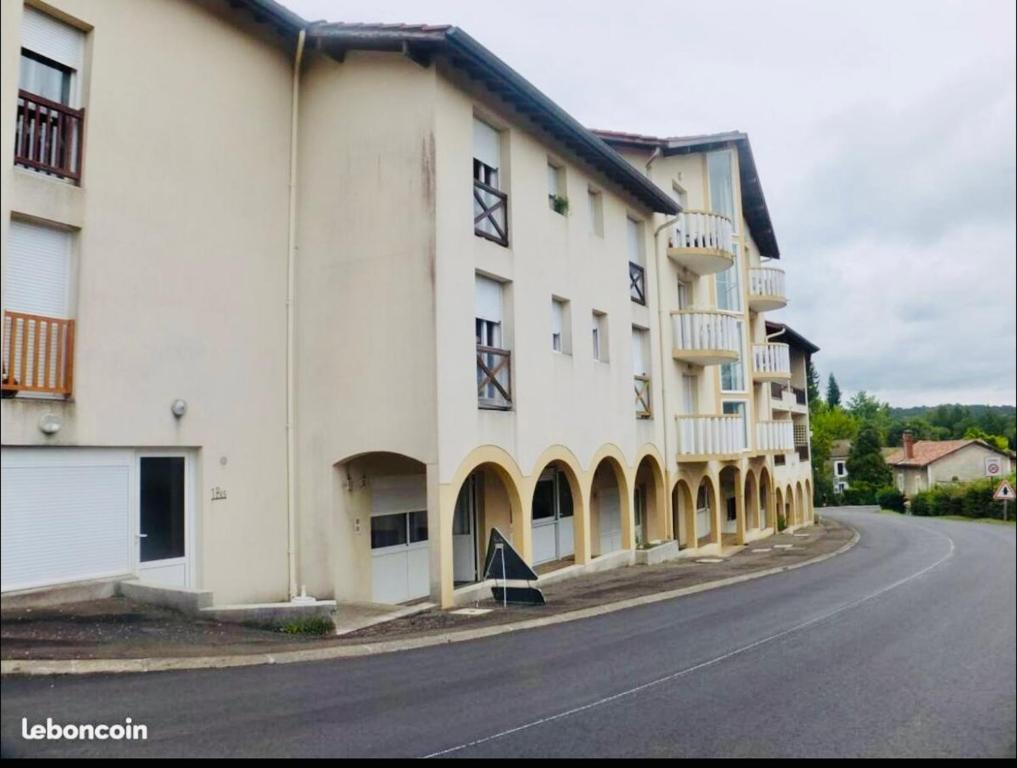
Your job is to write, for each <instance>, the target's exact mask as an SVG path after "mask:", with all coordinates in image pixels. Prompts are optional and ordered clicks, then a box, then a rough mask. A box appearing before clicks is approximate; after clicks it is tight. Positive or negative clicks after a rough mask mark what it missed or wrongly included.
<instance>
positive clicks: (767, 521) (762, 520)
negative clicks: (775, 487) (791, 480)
mask: <svg viewBox="0 0 1017 768" xmlns="http://www.w3.org/2000/svg"><path fill="white" fill-rule="evenodd" d="M772 517H773V515H772V513H771V512H770V471H769V470H768V469H767V468H766V467H763V470H762V471H761V472H760V473H759V527H760V528H771V527H773V526H775V522H774V521H773V520H772Z"/></svg>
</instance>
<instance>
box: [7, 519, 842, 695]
mask: <svg viewBox="0 0 1017 768" xmlns="http://www.w3.org/2000/svg"><path fill="white" fill-rule="evenodd" d="M859 538H860V536H859V534H858V531H857V530H855V531H853V535H852V537H851V540H850V541H848V542H847V543H846V544H844V545H842V546H841V547H840V548H839V549H836V550H834V551H833V552H828V553H826V554H825V555H819V556H818V557H814V558H812V559H811V560H805V561H803V562H800V563H794V564H792V565H782V566H777V567H775V568H767V569H766V570H763V571H756V572H755V573H746V574H742V575H741V576H729V577H728V578H726V579H718V580H716V581H709V582H706V583H704V584H696V585H694V586H691V587H683V588H681V589H674V590H671V591H668V592H657V593H655V594H652V595H643V596H641V597H634V598H630V599H628V600H619V601H618V602H614V603H607V604H606V605H598V606H593V607H590V608H582V609H579V610H576V611H569V612H568V613H559V614H557V615H555V616H547V617H545V618H540V619H527V620H526V621H518V622H515V623H511V624H499V625H495V626H490V627H480V628H478V629H466V630H462V631H459V632H448V633H445V634H440V635H428V636H426V637H416V638H408V639H405V640H387V641H382V642H378V643H365V644H363V645H343V646H332V647H329V648H314V649H310V650H306V651H284V652H282V653H274V654H273V653H254V654H248V655H240V656H195V657H192V658H189V657H186V656H185V657H175V658H163V659H158V658H156V659H78V660H67V659H59V660H39V659H31V660H24V661H19V660H4V661H0V676H4V677H7V676H11V675H26V676H43V675H99V674H124V673H132V672H167V671H172V670H194V669H229V668H232V667H253V666H260V665H263V664H294V663H297V662H306V661H326V660H329V659H349V658H359V657H362V656H373V655H376V654H380V653H394V652H397V651H409V650H413V649H416V648H430V647H433V646H436V645H449V644H451V643H464V642H468V641H470V640H480V639H483V638H486V637H494V636H496V635H502V634H506V633H508V632H519V631H521V630H526V629H537V628H538V627H549V626H553V625H555V624H564V623H566V622H569V621H577V620H579V619H589V618H593V617H595V616H603V615H605V614H608V613H614V612H615V611H623V610H625V609H627V608H637V607H639V606H642V605H652V604H653V603H659V602H663V601H664V600H674V599H675V598H678V597H685V596H687V595H694V594H697V593H699V592H707V591H709V590H711V589H719V588H721V587H729V586H731V585H733V584H741V583H742V582H746V581H752V580H753V579H761V578H763V577H765V576H773V575H775V574H778V573H784V572H785V571H794V570H797V569H799V568H804V567H805V566H808V565H815V564H817V563H821V562H823V561H825V560H829V559H831V558H833V557H837V556H838V555H842V554H844V553H845V552H847V551H848V550H849V549H851V548H852V547H854V546H855V544H857V543H858V540H859Z"/></svg>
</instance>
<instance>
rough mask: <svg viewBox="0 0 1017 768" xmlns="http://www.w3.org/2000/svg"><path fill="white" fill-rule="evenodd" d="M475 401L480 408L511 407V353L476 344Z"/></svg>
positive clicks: (498, 408)
mask: <svg viewBox="0 0 1017 768" xmlns="http://www.w3.org/2000/svg"><path fill="white" fill-rule="evenodd" d="M477 401H478V403H479V405H480V407H481V408H489V409H494V410H501V411H507V410H509V409H511V408H512V353H511V352H510V351H509V350H507V349H498V348H497V347H485V346H483V345H481V344H478V345H477Z"/></svg>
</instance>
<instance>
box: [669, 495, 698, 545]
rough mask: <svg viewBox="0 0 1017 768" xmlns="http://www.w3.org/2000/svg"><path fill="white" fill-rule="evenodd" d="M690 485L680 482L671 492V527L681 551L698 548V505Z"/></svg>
mask: <svg viewBox="0 0 1017 768" xmlns="http://www.w3.org/2000/svg"><path fill="white" fill-rule="evenodd" d="M694 502H695V499H693V498H692V491H691V490H689V484H688V483H686V482H685V481H684V480H679V481H678V482H677V483H675V484H674V490H673V491H671V515H672V520H671V525H672V530H673V531H674V537H675V539H677V540H678V548H679V549H688V548H689V547H695V546H696V505H695V503H694Z"/></svg>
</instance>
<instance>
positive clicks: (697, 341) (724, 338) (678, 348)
mask: <svg viewBox="0 0 1017 768" xmlns="http://www.w3.org/2000/svg"><path fill="white" fill-rule="evenodd" d="M671 335H672V355H673V356H674V359H675V360H678V361H680V362H683V363H692V364H693V365H719V364H721V363H732V362H735V361H736V360H737V359H738V357H739V353H740V346H741V342H740V339H739V333H738V320H737V318H736V317H734V316H733V315H728V314H725V313H723V312H704V311H701V310H696V309H680V310H677V311H675V312H672V313H671Z"/></svg>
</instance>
